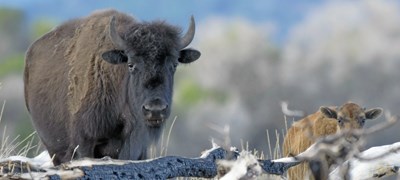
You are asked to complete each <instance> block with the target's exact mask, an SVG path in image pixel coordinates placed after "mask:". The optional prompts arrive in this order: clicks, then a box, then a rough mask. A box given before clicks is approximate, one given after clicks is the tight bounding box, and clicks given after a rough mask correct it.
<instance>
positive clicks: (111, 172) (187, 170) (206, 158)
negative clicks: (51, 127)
mask: <svg viewBox="0 0 400 180" xmlns="http://www.w3.org/2000/svg"><path fill="white" fill-rule="evenodd" d="M237 158H240V154H239V153H238V151H237V150H225V149H223V148H221V147H218V146H215V147H213V148H212V149H210V150H207V151H206V152H205V153H203V155H202V156H201V157H199V158H186V157H179V156H165V157H160V158H156V159H150V160H145V161H125V160H114V159H110V158H102V159H88V158H84V159H81V160H74V161H71V162H68V163H64V164H62V165H60V166H57V167H41V166H40V164H38V163H36V162H34V161H32V159H29V158H21V157H19V158H15V157H14V158H8V159H5V160H2V161H0V177H6V178H16V179H99V178H101V179H167V178H174V177H203V178H213V177H215V176H216V175H217V171H218V164H217V161H218V160H224V159H230V160H235V159H237ZM258 164H259V165H260V166H261V168H262V169H263V173H268V174H276V175H283V173H284V172H285V171H286V170H287V169H288V168H289V167H292V166H294V165H297V164H298V162H274V161H271V160H258Z"/></svg>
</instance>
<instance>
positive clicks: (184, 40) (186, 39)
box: [181, 16, 196, 49]
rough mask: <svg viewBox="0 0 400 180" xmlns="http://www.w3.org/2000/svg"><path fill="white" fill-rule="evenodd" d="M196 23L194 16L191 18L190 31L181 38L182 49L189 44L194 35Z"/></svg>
mask: <svg viewBox="0 0 400 180" xmlns="http://www.w3.org/2000/svg"><path fill="white" fill-rule="evenodd" d="M195 26H196V25H195V23H194V17H193V16H192V17H191V18H190V26H189V29H188V31H187V32H186V34H185V35H184V36H183V37H182V39H181V49H183V48H185V47H186V46H188V45H189V44H190V43H191V42H192V40H193V37H194V32H195V28H196V27H195Z"/></svg>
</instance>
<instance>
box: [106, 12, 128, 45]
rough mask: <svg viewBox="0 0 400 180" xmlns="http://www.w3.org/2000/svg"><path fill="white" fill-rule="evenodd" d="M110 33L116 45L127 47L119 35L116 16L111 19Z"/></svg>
mask: <svg viewBox="0 0 400 180" xmlns="http://www.w3.org/2000/svg"><path fill="white" fill-rule="evenodd" d="M109 33H110V34H109V35H110V38H111V41H112V42H113V44H114V46H116V47H117V48H118V49H123V50H124V49H125V47H126V45H125V41H124V40H123V39H122V38H121V36H119V34H118V32H117V29H116V27H115V16H113V17H112V18H111V21H110V30H109Z"/></svg>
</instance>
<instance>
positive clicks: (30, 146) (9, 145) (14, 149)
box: [0, 101, 40, 159]
mask: <svg viewBox="0 0 400 180" xmlns="http://www.w3.org/2000/svg"><path fill="white" fill-rule="evenodd" d="M5 104H6V101H4V102H3V105H2V107H1V111H0V125H1V121H2V117H3V112H4V107H5ZM0 127H1V126H0ZM35 134H36V132H33V133H31V134H29V135H28V136H27V137H25V138H23V139H22V140H21V137H20V135H17V136H16V137H15V138H13V139H11V138H10V137H9V136H8V134H7V126H6V125H4V127H3V134H2V138H1V140H0V159H3V158H7V157H10V156H16V155H18V156H27V155H28V153H29V152H30V151H32V150H34V149H35V148H37V149H36V154H37V153H38V150H39V148H40V147H39V145H36V144H34V142H35Z"/></svg>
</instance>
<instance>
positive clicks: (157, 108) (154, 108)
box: [143, 104, 168, 112]
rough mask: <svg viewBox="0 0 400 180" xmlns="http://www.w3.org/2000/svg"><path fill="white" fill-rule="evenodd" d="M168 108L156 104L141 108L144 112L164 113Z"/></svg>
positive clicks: (164, 105)
mask: <svg viewBox="0 0 400 180" xmlns="http://www.w3.org/2000/svg"><path fill="white" fill-rule="evenodd" d="M167 108H168V104H156V105H150V104H145V105H144V106H143V110H144V111H147V112H149V111H151V112H153V111H164V110H166V109H167Z"/></svg>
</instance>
